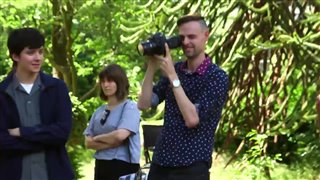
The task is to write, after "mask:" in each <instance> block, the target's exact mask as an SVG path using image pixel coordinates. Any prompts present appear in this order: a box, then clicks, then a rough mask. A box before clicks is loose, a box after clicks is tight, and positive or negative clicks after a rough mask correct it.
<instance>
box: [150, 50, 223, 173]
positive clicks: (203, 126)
mask: <svg viewBox="0 0 320 180" xmlns="http://www.w3.org/2000/svg"><path fill="white" fill-rule="evenodd" d="M175 69H176V72H177V74H178V77H179V79H180V82H181V85H182V87H183V89H184V91H185V93H186V95H187V97H188V98H189V99H190V101H191V102H192V103H194V104H195V106H196V108H197V111H198V115H199V119H200V123H199V124H198V126H197V127H195V128H192V129H189V128H187V127H186V126H185V122H184V120H183V117H182V115H181V113H180V110H179V108H178V105H177V102H176V100H175V97H174V94H173V92H172V87H171V84H170V82H169V80H168V78H166V77H161V79H160V80H159V82H158V83H157V84H156V85H155V86H154V88H153V93H154V95H153V100H152V106H156V105H157V104H159V103H161V102H162V101H164V100H165V113H164V128H163V130H162V132H161V134H160V136H159V138H158V141H157V144H156V148H155V152H154V155H153V162H154V163H156V164H159V165H161V166H167V167H181V166H189V165H191V164H192V163H194V162H198V161H206V162H208V165H209V166H211V156H212V151H213V145H214V133H215V130H216V127H217V125H218V122H219V119H220V117H221V111H222V108H223V105H224V103H225V101H226V98H227V93H228V83H229V81H228V76H227V74H226V73H225V72H224V71H223V70H222V69H220V68H219V67H218V66H217V65H215V64H212V62H211V59H210V58H209V57H208V56H207V57H206V59H205V60H204V61H203V63H202V64H201V65H200V66H199V67H198V68H197V70H196V71H195V72H193V73H190V72H188V71H187V63H186V61H184V62H178V63H176V64H175Z"/></svg>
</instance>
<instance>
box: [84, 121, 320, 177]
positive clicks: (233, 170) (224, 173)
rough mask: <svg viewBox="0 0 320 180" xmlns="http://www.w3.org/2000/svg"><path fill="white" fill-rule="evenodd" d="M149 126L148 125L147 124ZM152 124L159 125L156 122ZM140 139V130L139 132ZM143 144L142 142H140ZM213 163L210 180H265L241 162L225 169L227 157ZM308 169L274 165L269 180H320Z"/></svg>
mask: <svg viewBox="0 0 320 180" xmlns="http://www.w3.org/2000/svg"><path fill="white" fill-rule="evenodd" d="M143 123H145V122H142V124H143ZM148 124H149V123H148ZM152 124H161V122H156V123H152ZM140 133H141V137H142V129H141V130H140ZM142 143H143V142H142ZM212 157H213V158H212V159H213V162H212V167H211V169H210V178H211V180H267V179H268V178H266V177H265V176H264V172H261V171H260V169H259V168H258V167H256V166H253V165H250V164H247V163H246V162H241V160H238V161H235V162H233V163H232V164H230V165H229V166H228V167H226V168H225V165H226V163H227V162H228V160H229V158H230V157H229V156H227V155H219V156H216V154H215V153H213V156H212ZM140 162H141V163H140V164H141V165H144V163H145V159H144V156H143V155H141V161H140ZM310 169H311V168H310V167H307V166H303V165H299V166H298V167H296V168H288V167H287V166H286V165H282V164H274V167H273V169H271V172H270V173H271V178H272V179H274V180H320V171H318V172H315V171H312V170H310ZM81 172H82V175H84V177H83V178H81V179H80V180H92V179H93V177H94V175H93V174H94V159H93V158H92V160H91V161H90V162H88V163H85V164H83V166H82V168H81Z"/></svg>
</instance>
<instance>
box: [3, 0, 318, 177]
mask: <svg viewBox="0 0 320 180" xmlns="http://www.w3.org/2000/svg"><path fill="white" fill-rule="evenodd" d="M0 9H1V11H0V22H1V23H0V42H1V45H0V49H1V52H2V53H1V54H0V80H2V79H3V78H4V77H5V75H6V74H7V73H8V72H9V71H10V70H11V65H12V62H11V60H10V59H9V57H8V51H7V48H6V40H7V35H8V33H9V32H10V30H12V29H14V28H18V27H22V26H32V27H36V28H39V29H40V30H41V31H42V32H43V33H44V34H45V36H46V42H47V43H46V63H45V65H44V68H43V70H44V71H46V72H47V73H50V74H52V75H53V76H55V77H58V78H61V79H63V80H64V81H65V82H66V83H67V85H68V87H69V90H70V95H71V96H72V101H73V104H74V107H73V113H74V116H73V121H74V122H73V124H74V127H73V131H72V135H71V138H70V141H69V143H68V149H69V152H70V155H71V157H72V160H73V163H74V168H75V170H76V172H77V176H78V177H81V172H80V171H79V167H80V166H81V164H80V162H81V161H82V159H83V157H85V156H86V151H84V149H83V136H82V131H83V130H84V128H85V127H86V125H87V122H88V119H89V118H90V115H91V113H92V112H93V111H94V109H95V108H96V107H97V106H98V105H99V104H101V103H102V102H101V101H100V100H99V99H98V98H97V90H98V88H97V87H98V86H97V81H96V80H97V74H98V72H99V70H100V69H102V68H103V67H104V66H105V65H106V64H109V63H118V64H120V65H121V66H123V67H124V68H125V69H126V70H127V74H128V76H129V80H130V85H131V87H130V95H131V97H130V98H132V99H133V100H137V96H138V93H139V91H140V83H141V81H142V78H143V76H144V71H145V60H144V57H142V56H141V55H139V54H138V53H137V51H136V46H137V44H138V43H139V42H140V41H142V40H146V39H148V38H149V37H150V36H151V35H152V34H153V33H155V32H163V33H164V34H165V35H166V36H171V35H174V34H176V33H177V28H176V21H177V19H178V18H179V17H180V16H182V15H185V14H191V13H198V14H200V15H202V16H204V17H205V19H206V20H207V23H208V25H209V27H210V39H209V41H208V46H207V50H206V52H207V53H208V54H209V55H210V56H211V57H212V58H213V62H214V63H216V64H218V65H219V66H221V67H222V68H223V69H224V70H226V71H227V73H228V74H229V78H230V82H231V84H230V91H229V98H228V101H227V103H226V106H225V108H224V111H223V115H222V119H221V121H220V124H219V127H218V129H217V134H216V145H215V149H216V151H217V152H218V155H223V154H228V155H230V158H229V160H228V161H227V162H226V166H228V165H229V164H231V163H235V164H238V165H239V167H240V168H242V169H245V168H247V167H251V166H254V167H257V168H255V169H254V170H253V171H252V173H251V175H252V174H255V175H256V176H252V178H253V179H254V178H257V177H259V176H265V177H267V178H272V177H273V174H272V171H273V170H274V165H275V164H276V163H280V164H286V165H288V167H289V168H291V167H294V168H300V169H301V168H302V169H303V168H305V169H308V171H307V173H309V174H308V177H310V178H317V177H318V178H319V173H318V172H319V170H320V165H319V163H318V162H319V160H320V155H319V152H320V143H319V129H318V131H317V126H316V125H315V124H316V121H317V120H316V119H317V118H316V111H315V100H316V96H317V94H319V93H320V92H319V89H320V79H319V77H320V76H319V72H320V45H319V44H320V14H319V9H320V1H319V0H310V1H308V0H295V1H290V0H269V1H266V0H197V1H196V0H182V1H178V0H170V1H169V0H163V1H161V2H159V1H154V0H132V1H120V0H108V1H107V0H104V1H96V0H50V1H39V0H37V1H36V0H28V1H27V0H16V1H9V0H2V3H1V4H0ZM172 52H173V57H174V58H175V59H176V60H177V61H178V60H183V54H182V52H181V51H180V50H179V49H176V50H173V51H172ZM162 112H163V106H160V107H159V108H158V109H153V110H150V111H145V112H143V114H142V115H143V116H142V119H143V120H145V121H148V120H155V119H160V120H161V119H162V117H163V114H162ZM318 123H319V122H318ZM299 164H303V165H301V166H300V165H299ZM302 172H303V171H302Z"/></svg>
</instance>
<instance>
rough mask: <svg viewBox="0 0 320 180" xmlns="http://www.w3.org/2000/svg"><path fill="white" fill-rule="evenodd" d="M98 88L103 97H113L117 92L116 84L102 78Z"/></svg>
mask: <svg viewBox="0 0 320 180" xmlns="http://www.w3.org/2000/svg"><path fill="white" fill-rule="evenodd" d="M100 86H101V89H102V90H103V93H104V95H105V96H107V97H111V96H115V94H116V92H117V84H116V83H115V82H114V81H112V80H108V79H107V78H104V79H102V80H101V83H100Z"/></svg>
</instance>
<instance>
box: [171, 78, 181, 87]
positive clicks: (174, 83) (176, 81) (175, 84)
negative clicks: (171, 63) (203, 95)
mask: <svg viewBox="0 0 320 180" xmlns="http://www.w3.org/2000/svg"><path fill="white" fill-rule="evenodd" d="M180 85H181V83H180V80H179V79H174V80H173V81H172V87H174V88H178V87H180Z"/></svg>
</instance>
